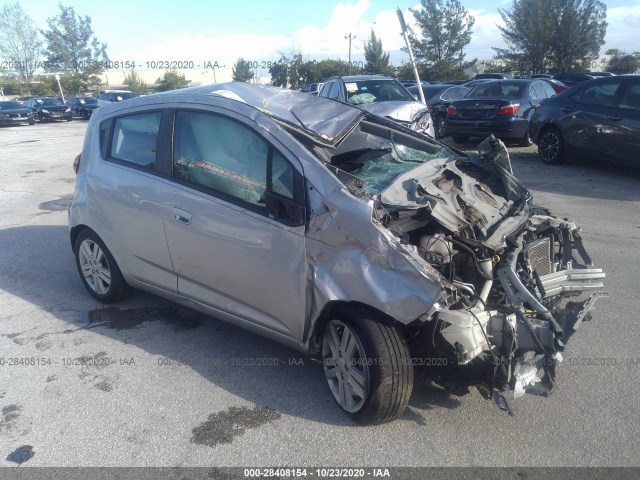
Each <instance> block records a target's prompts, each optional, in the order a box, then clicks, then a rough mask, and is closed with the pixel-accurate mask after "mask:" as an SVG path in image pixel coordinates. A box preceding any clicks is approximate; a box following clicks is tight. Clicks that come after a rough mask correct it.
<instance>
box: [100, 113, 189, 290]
mask: <svg viewBox="0 0 640 480" xmlns="http://www.w3.org/2000/svg"><path fill="white" fill-rule="evenodd" d="M161 118H162V111H161V110H153V111H142V112H137V113H131V114H126V115H122V116H119V117H115V118H114V119H112V120H108V121H105V122H103V123H102V124H101V126H100V138H101V144H102V145H101V155H102V157H103V158H104V159H105V161H104V162H99V163H98V164H97V167H96V170H95V171H94V172H93V175H92V177H91V178H90V181H89V182H88V187H87V188H88V189H89V190H90V194H89V197H90V198H92V199H93V200H94V201H95V202H94V204H95V211H94V212H93V215H94V217H95V218H97V219H98V221H97V225H96V226H95V228H97V229H98V232H97V233H98V234H99V235H100V237H101V238H103V239H104V241H105V243H107V246H108V247H109V249H110V250H111V251H112V252H114V254H116V255H118V258H117V260H118V263H120V264H121V265H126V268H125V269H123V270H126V271H127V273H128V274H129V275H131V276H132V277H134V278H135V280H136V281H138V282H141V283H144V284H147V285H151V286H153V287H156V288H161V289H163V290H166V291H169V292H172V293H175V292H176V283H177V282H176V276H175V273H174V272H173V266H172V264H171V258H170V257H169V248H168V246H167V242H166V239H165V236H164V224H163V221H162V212H163V192H162V190H161V189H160V186H161V183H160V182H159V181H158V180H159V176H158V175H159V172H158V150H159V149H158V141H159V140H158V139H159V138H160V137H159V131H160V123H161ZM102 138H106V139H107V140H106V141H105V142H103V141H102Z"/></svg>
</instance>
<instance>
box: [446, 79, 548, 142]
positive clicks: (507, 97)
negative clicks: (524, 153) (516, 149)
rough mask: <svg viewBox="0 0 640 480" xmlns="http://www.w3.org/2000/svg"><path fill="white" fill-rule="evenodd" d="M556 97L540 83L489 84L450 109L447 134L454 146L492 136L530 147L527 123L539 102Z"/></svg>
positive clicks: (509, 82)
mask: <svg viewBox="0 0 640 480" xmlns="http://www.w3.org/2000/svg"><path fill="white" fill-rule="evenodd" d="M555 94H556V92H555V91H554V90H553V88H551V85H549V84H548V83H546V82H544V81H542V80H489V81H487V82H485V83H481V84H480V85H477V86H475V87H474V88H473V89H472V90H471V91H470V92H469V93H467V95H466V96H465V97H464V98H463V99H462V100H458V101H455V102H453V103H452V104H451V105H450V106H449V109H448V110H447V124H446V132H447V133H448V134H450V135H451V136H452V138H453V141H454V142H455V143H465V142H467V141H468V140H469V137H486V136H487V135H490V134H494V135H495V136H496V137H498V138H504V139H507V138H508V139H517V140H518V143H519V145H520V146H528V145H531V139H530V138H529V120H530V119H531V116H532V115H533V112H534V110H535V108H536V107H537V106H538V105H539V104H540V102H541V101H542V100H544V99H546V98H549V97H552V96H554V95H555Z"/></svg>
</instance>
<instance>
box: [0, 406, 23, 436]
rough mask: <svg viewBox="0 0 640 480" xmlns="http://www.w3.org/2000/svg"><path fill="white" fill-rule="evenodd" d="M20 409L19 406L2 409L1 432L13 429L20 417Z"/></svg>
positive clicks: (0, 418)
mask: <svg viewBox="0 0 640 480" xmlns="http://www.w3.org/2000/svg"><path fill="white" fill-rule="evenodd" d="M20 410H21V409H20V407H19V406H18V405H7V406H6V407H3V408H2V417H0V432H3V431H5V432H7V431H10V430H12V429H13V427H14V426H15V421H16V419H17V418H18V417H19V416H20Z"/></svg>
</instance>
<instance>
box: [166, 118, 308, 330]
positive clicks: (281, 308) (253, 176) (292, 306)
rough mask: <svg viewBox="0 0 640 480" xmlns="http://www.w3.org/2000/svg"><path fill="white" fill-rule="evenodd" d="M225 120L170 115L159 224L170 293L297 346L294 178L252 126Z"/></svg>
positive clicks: (298, 190)
mask: <svg viewBox="0 0 640 480" xmlns="http://www.w3.org/2000/svg"><path fill="white" fill-rule="evenodd" d="M223 112H226V114H223ZM228 113H229V111H225V110H214V111H211V110H206V111H205V110H186V109H185V110H176V111H175V114H174V127H173V150H172V161H171V164H172V165H171V168H172V171H171V180H170V181H168V182H166V185H165V197H164V198H165V212H164V223H165V232H166V237H167V242H168V245H169V250H170V252H171V259H172V262H173V268H174V271H175V272H176V274H177V276H178V293H179V294H180V295H182V296H184V297H188V298H190V299H192V300H194V301H196V302H198V303H200V304H201V305H205V306H207V307H209V308H210V309H212V310H213V311H214V312H219V313H222V314H223V315H226V316H227V317H228V316H231V317H233V319H236V320H240V321H242V322H248V323H251V324H253V325H257V326H259V327H264V328H266V329H268V330H270V331H275V332H277V333H280V334H282V335H285V336H288V337H291V338H294V339H297V340H301V339H302V337H303V333H304V319H305V308H306V299H307V295H306V286H307V279H306V271H307V267H306V261H305V227H304V223H305V219H304V215H303V212H304V208H303V207H302V205H303V204H304V200H303V197H304V193H303V191H304V189H303V188H302V176H301V172H302V169H301V167H300V165H299V164H297V165H295V166H294V163H292V162H295V159H292V158H291V157H290V156H287V155H285V154H284V153H283V151H284V150H283V149H282V148H281V147H279V146H277V145H278V144H277V141H276V140H275V139H274V138H273V137H271V136H270V135H268V134H267V133H265V132H264V129H260V133H258V131H257V126H256V124H255V123H253V122H252V121H249V120H248V119H244V118H242V119H240V118H239V117H235V118H231V117H230V116H227V115H228ZM267 137H268V138H267ZM278 212H280V213H278ZM291 212H294V214H293V216H294V217H296V218H294V219H292V218H293V217H292V215H291ZM295 212H297V216H296V214H295Z"/></svg>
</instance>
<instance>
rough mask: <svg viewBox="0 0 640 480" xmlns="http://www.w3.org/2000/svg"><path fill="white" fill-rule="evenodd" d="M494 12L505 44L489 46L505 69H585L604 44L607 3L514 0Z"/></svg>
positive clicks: (535, 71) (524, 70) (565, 70)
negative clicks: (498, 15) (510, 4)
mask: <svg viewBox="0 0 640 480" xmlns="http://www.w3.org/2000/svg"><path fill="white" fill-rule="evenodd" d="M499 13H500V15H501V16H502V19H503V21H504V23H505V25H504V27H498V28H499V29H500V31H501V33H502V38H503V39H504V40H505V42H506V44H507V48H504V49H499V48H496V49H495V50H496V53H497V56H498V58H499V59H501V60H504V61H505V62H506V64H507V66H508V67H509V69H510V70H515V71H518V72H521V73H524V72H526V73H538V72H546V71H549V72H562V73H564V72H571V71H575V70H582V69H585V68H587V69H589V68H590V66H591V65H592V63H593V62H594V61H595V60H596V59H597V58H598V54H599V52H600V47H601V46H602V45H603V44H604V36H605V33H606V29H607V22H606V17H607V7H606V6H605V4H604V3H602V2H600V1H598V0H514V1H513V5H512V6H511V8H510V9H505V10H499Z"/></svg>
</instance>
